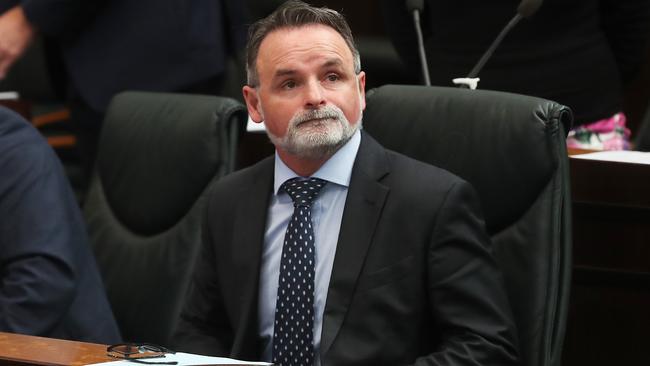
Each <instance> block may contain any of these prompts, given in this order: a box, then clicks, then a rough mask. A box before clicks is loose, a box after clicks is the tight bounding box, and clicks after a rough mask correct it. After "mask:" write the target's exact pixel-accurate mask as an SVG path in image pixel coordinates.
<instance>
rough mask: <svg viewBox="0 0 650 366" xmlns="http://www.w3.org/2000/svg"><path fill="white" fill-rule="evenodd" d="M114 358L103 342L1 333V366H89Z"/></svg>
mask: <svg viewBox="0 0 650 366" xmlns="http://www.w3.org/2000/svg"><path fill="white" fill-rule="evenodd" d="M106 361H115V359H113V358H110V357H108V356H106V346H105V345H102V344H94V343H83V342H73V341H65V340H61V339H52V338H42V337H33V336H26V335H21V334H11V333H2V332H0V365H25V366H26V365H48V366H54V365H56V366H59V365H87V364H91V363H99V362H106Z"/></svg>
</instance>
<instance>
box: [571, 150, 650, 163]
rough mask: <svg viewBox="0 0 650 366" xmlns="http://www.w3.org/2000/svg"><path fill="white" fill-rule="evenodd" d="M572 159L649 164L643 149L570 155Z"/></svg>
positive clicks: (649, 155) (649, 160)
mask: <svg viewBox="0 0 650 366" xmlns="http://www.w3.org/2000/svg"><path fill="white" fill-rule="evenodd" d="M571 157H572V158H574V159H588V160H600V161H616V162H619V163H634V164H647V165H650V153H648V152H643V151H599V152H594V153H589V154H578V155H571Z"/></svg>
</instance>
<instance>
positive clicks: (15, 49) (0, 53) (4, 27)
mask: <svg viewBox="0 0 650 366" xmlns="http://www.w3.org/2000/svg"><path fill="white" fill-rule="evenodd" d="M34 33H35V30H34V27H33V26H32V25H31V24H30V23H29V21H28V20H27V18H26V17H25V13H24V12H23V8H22V7H21V6H20V5H18V6H15V7H13V8H11V9H9V10H8V11H7V12H5V13H4V14H2V15H0V79H4V77H5V76H6V75H7V71H8V70H9V67H11V65H13V63H14V62H16V60H17V59H18V58H19V57H20V56H21V55H22V54H23V52H25V50H26V49H27V47H28V46H29V44H30V43H31V41H32V38H33V37H34Z"/></svg>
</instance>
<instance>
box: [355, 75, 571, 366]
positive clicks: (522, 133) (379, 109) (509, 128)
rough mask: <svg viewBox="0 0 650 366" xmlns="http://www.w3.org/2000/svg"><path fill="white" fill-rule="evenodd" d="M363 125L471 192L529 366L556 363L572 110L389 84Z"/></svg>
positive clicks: (566, 259)
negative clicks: (567, 142)
mask: <svg viewBox="0 0 650 366" xmlns="http://www.w3.org/2000/svg"><path fill="white" fill-rule="evenodd" d="M367 103H368V104H367V108H366V111H365V113H364V118H363V124H364V125H363V126H364V129H365V130H366V131H367V132H368V133H369V134H370V135H372V136H373V137H375V138H376V139H377V140H378V141H379V142H380V143H382V144H383V145H384V146H385V147H387V148H389V149H392V150H395V151H398V152H401V153H403V154H405V155H408V156H411V157H413V158H415V159H418V160H422V161H425V162H428V163H430V164H433V165H436V166H439V167H441V168H444V169H447V170H449V171H451V172H453V173H455V174H456V175H458V176H460V177H462V178H464V179H465V180H467V181H468V182H470V183H472V185H473V186H474V187H475V188H476V190H477V191H478V193H479V196H480V198H481V203H482V206H483V211H484V215H485V219H486V226H487V230H488V233H489V234H490V237H491V238H492V242H493V245H494V248H495V253H496V256H497V260H498V261H499V263H500V265H501V267H502V270H503V272H504V277H505V281H506V287H507V291H508V296H509V299H510V303H511V306H512V308H513V313H514V317H515V322H516V324H517V327H518V333H519V338H520V347H521V353H522V358H523V363H522V364H523V365H525V366H556V365H559V364H560V361H561V348H562V342H563V339H564V330H565V323H566V316H567V311H568V295H569V285H570V273H571V256H570V255H571V231H570V229H571V225H570V219H571V215H570V204H571V201H570V194H569V182H568V180H569V178H568V172H567V169H568V168H567V167H568V158H567V153H566V146H565V137H566V131H568V127H569V125H570V124H571V118H572V117H571V111H570V110H569V109H568V108H566V107H564V106H562V105H559V104H557V103H554V102H551V101H547V100H543V99H539V98H533V97H528V96H523V95H516V94H509V93H502V92H493V91H485V90H468V89H456V88H445V87H423V86H397V85H388V86H383V87H380V88H377V89H374V90H372V91H370V92H369V93H368V97H367Z"/></svg>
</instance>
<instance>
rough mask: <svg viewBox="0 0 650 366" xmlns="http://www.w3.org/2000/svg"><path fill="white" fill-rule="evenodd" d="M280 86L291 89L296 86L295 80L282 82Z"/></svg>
mask: <svg viewBox="0 0 650 366" xmlns="http://www.w3.org/2000/svg"><path fill="white" fill-rule="evenodd" d="M282 87H283V88H285V89H293V88H295V87H296V82H295V81H292V80H290V81H287V82H285V83H284V84H282Z"/></svg>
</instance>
